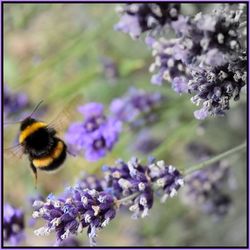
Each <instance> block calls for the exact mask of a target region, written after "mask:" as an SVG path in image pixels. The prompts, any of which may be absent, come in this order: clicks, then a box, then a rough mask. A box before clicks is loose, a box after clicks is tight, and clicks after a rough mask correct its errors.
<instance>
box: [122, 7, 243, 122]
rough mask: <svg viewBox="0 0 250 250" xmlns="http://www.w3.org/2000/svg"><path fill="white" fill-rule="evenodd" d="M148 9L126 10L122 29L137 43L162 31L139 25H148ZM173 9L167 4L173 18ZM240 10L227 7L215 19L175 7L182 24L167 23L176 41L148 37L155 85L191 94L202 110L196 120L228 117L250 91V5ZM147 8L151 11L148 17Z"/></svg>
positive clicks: (167, 9)
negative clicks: (249, 17)
mask: <svg viewBox="0 0 250 250" xmlns="http://www.w3.org/2000/svg"><path fill="white" fill-rule="evenodd" d="M148 5H150V4H135V6H136V7H134V9H135V10H134V11H132V10H130V8H132V6H134V5H133V4H131V5H126V6H125V7H124V8H123V12H122V13H123V16H122V19H121V21H120V23H118V24H117V28H118V29H120V30H123V31H124V32H128V33H130V34H131V36H133V37H138V36H139V35H140V34H141V33H142V32H143V31H146V30H149V29H151V30H153V29H156V28H157V26H159V25H153V26H147V25H144V26H143V25H140V24H139V21H138V20H143V23H146V24H147V23H148V20H149V16H150V15H149V13H150V7H149V6H148ZM153 5H154V4H153ZM139 6H141V8H139ZM142 6H143V7H142ZM150 6H151V5H150ZM170 6H171V4H170V5H169V4H163V5H162V6H161V8H160V9H161V12H162V13H163V12H165V13H170V12H171V11H170V12H169V8H170V9H171V7H170ZM178 6H179V5H178ZM236 6H237V7H235V6H233V7H232V5H221V6H219V7H218V8H217V9H216V10H214V11H213V12H212V13H206V14H203V13H198V14H197V15H195V16H194V17H189V16H183V15H180V14H179V7H177V8H176V7H173V8H174V9H175V11H174V12H175V13H177V15H176V18H175V19H168V18H167V19H166V20H168V21H167V22H169V20H171V25H170V28H171V29H172V30H173V31H174V32H175V35H176V36H175V37H172V38H170V37H167V36H166V34H164V35H161V37H158V38H156V36H155V35H153V36H152V34H151V35H148V36H147V37H146V44H147V45H148V46H149V47H150V48H151V49H152V51H153V52H152V54H153V57H154V63H153V64H151V66H150V69H149V70H150V72H155V74H154V75H153V76H152V79H151V82H152V83H153V84H157V85H162V83H163V81H167V82H170V83H171V85H172V88H173V90H174V91H176V92H177V93H188V94H191V95H192V98H191V101H192V102H193V103H194V104H196V105H197V106H201V107H200V108H199V109H198V110H196V111H195V112H194V116H195V118H196V119H200V120H202V119H205V118H207V117H208V116H217V115H224V114H225V111H227V110H229V109H230V102H231V101H232V100H234V101H237V100H239V97H240V92H241V89H242V87H243V86H245V85H246V81H247V73H246V69H247V60H246V43H245V41H246V36H245V33H244V32H245V29H244V26H245V24H246V14H245V10H246V4H237V5H236ZM144 8H146V9H147V10H148V11H142V10H144ZM132 9H133V8H132ZM156 9H157V8H156ZM163 10H164V11H163ZM158 12H159V11H158ZM159 13H160V12H159ZM168 15H169V14H168ZM161 16H162V17H164V15H162V14H161ZM145 20H147V21H145ZM164 20H165V19H164ZM135 23H136V25H135ZM153 23H155V22H153ZM165 23H166V21H165V22H164V24H165ZM142 27H144V29H143V28H142Z"/></svg>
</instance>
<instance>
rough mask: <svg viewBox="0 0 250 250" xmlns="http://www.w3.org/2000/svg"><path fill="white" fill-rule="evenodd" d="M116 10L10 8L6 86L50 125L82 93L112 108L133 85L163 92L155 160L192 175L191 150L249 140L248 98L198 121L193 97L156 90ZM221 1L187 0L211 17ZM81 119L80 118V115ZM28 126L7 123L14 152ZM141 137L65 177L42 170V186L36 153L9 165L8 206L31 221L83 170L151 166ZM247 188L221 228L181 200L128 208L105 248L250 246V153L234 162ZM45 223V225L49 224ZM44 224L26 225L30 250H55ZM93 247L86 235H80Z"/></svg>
mask: <svg viewBox="0 0 250 250" xmlns="http://www.w3.org/2000/svg"><path fill="white" fill-rule="evenodd" d="M115 6H116V5H115V4H17V3H15V4H7V3H5V4H4V83H6V84H8V86H9V87H10V88H11V89H12V90H13V91H15V92H18V91H21V92H25V93H27V94H28V96H29V98H30V99H31V101H32V103H34V104H37V103H38V102H39V101H40V100H44V103H45V104H46V106H47V112H46V113H45V115H43V117H42V119H43V120H45V121H51V120H53V119H54V118H55V117H56V116H57V114H58V112H60V111H61V110H62V107H64V106H66V105H67V103H68V102H69V101H70V99H71V98H72V97H73V96H74V95H76V94H82V95H83V96H84V100H83V102H82V103H86V102H88V101H98V102H102V103H104V104H105V106H106V108H108V105H109V103H110V102H111V100H112V99H113V98H114V97H118V96H120V95H122V94H124V93H125V92H126V91H127V89H128V88H129V87H131V86H136V87H138V88H142V89H145V90H148V91H160V92H161V93H164V94H165V95H166V96H167V100H166V102H165V103H164V109H162V110H161V111H160V112H161V117H162V119H161V120H160V121H159V122H157V123H155V124H152V125H150V126H148V127H147V130H146V131H147V133H149V134H152V135H153V136H154V137H155V138H158V139H161V140H162V143H161V144H160V146H159V147H158V148H157V149H156V150H155V151H154V152H152V155H153V156H156V157H157V158H159V159H164V160H165V161H166V162H167V163H169V164H172V165H174V166H177V167H178V168H179V169H181V170H183V169H185V168H186V167H188V166H191V165H192V162H191V161H190V160H189V159H190V158H188V155H187V152H186V145H187V144H188V143H189V142H192V141H196V142H201V143H204V144H206V145H208V146H210V147H211V148H212V149H214V150H215V151H216V152H217V153H220V152H223V151H225V150H227V149H230V148H232V147H234V146H237V145H238V144H240V143H241V142H243V141H244V140H245V138H246V127H245V124H246V96H245V93H243V94H242V97H241V100H240V101H239V102H237V103H236V104H233V105H232V108H231V110H230V112H228V114H227V116H225V117H217V118H210V119H207V120H206V121H204V122H200V121H197V120H195V119H194V118H193V111H194V110H195V109H196V107H195V106H194V105H192V104H191V102H190V97H189V96H188V95H186V96H185V95H183V96H179V95H178V94H176V93H175V92H173V91H172V90H171V86H170V84H169V85H168V84H165V85H164V86H162V87H159V86H153V85H151V84H150V78H151V75H150V73H149V72H148V68H149V65H150V64H151V63H152V61H153V58H152V56H151V51H150V50H149V49H148V48H147V47H146V45H145V44H144V40H143V38H141V39H139V40H137V41H133V40H132V39H131V38H130V37H129V36H128V35H125V34H123V33H119V32H115V31H114V30H113V26H114V24H115V23H116V22H118V19H119V17H118V15H117V14H116V12H115ZM213 7H216V5H214V4H213V5H212V4H183V6H182V12H183V13H186V14H195V13H197V12H198V11H201V10H202V11H204V12H206V11H209V10H211V9H212V8H213ZM103 58H110V59H111V60H112V61H113V62H114V64H115V66H116V67H117V72H118V75H117V77H116V78H115V79H110V78H109V77H108V76H107V74H105V70H104V69H103V64H102V60H103ZM79 118H80V117H79ZM18 129H19V127H18V125H10V126H7V127H5V131H4V146H5V147H9V146H11V145H12V144H13V141H14V140H15V138H16V136H17V133H18ZM138 133H139V131H136V132H132V131H130V130H129V129H127V130H126V132H124V133H123V134H122V135H121V138H120V140H119V143H118V144H117V145H116V146H115V148H114V150H113V151H112V152H111V153H110V154H108V155H107V156H106V157H105V158H103V159H101V160H99V161H98V162H95V163H89V162H87V161H85V160H84V159H83V158H81V157H75V158H74V157H70V156H69V159H68V160H67V161H66V163H65V166H64V168H62V169H61V171H59V172H57V173H55V174H53V175H52V174H46V173H42V172H39V173H38V174H39V181H38V189H37V190H35V186H34V179H33V176H32V174H31V171H30V169H29V162H28V160H27V159H26V157H23V158H22V159H21V160H19V159H15V158H10V159H5V162H4V200H5V201H6V202H10V203H11V204H13V205H15V206H18V207H21V208H23V209H25V211H26V220H27V222H28V220H29V217H30V216H31V213H32V210H31V206H30V204H29V202H28V197H30V196H32V195H34V194H36V193H37V192H39V193H41V194H42V195H48V194H49V193H51V192H53V193H56V194H59V193H60V192H62V191H63V189H64V187H65V186H67V185H71V184H72V185H73V184H74V183H75V180H76V179H77V178H78V177H79V173H80V172H82V171H85V172H87V173H96V174H100V173H101V166H102V165H103V164H104V163H105V164H107V165H108V164H113V163H114V161H115V160H116V159H117V158H123V159H124V160H125V161H127V160H129V158H130V157H131V156H132V155H135V154H136V155H137V156H138V157H140V158H141V159H142V160H143V161H145V162H146V160H147V156H145V155H142V154H140V153H139V152H136V151H135V149H134V144H135V140H136V138H137V136H138ZM228 160H229V161H230V163H231V165H232V172H233V175H234V176H235V179H236V182H237V189H236V190H235V191H233V192H232V197H233V208H232V209H231V211H230V213H229V214H228V215H227V216H226V217H225V218H224V219H223V220H222V221H220V222H219V223H215V222H213V221H212V220H211V218H210V217H208V216H206V215H204V214H200V213H198V212H197V211H194V210H193V209H190V208H188V207H186V206H184V205H183V204H182V203H181V201H180V199H178V197H175V198H174V199H171V200H168V201H167V202H166V203H165V204H160V202H159V201H158V200H157V201H156V202H155V205H154V207H153V209H152V210H151V212H150V216H148V217H146V218H144V219H140V220H137V221H135V220H132V219H130V214H129V213H126V212H125V213H124V212H121V213H119V215H118V216H117V218H116V219H115V220H114V221H112V222H111V223H110V225H109V226H108V227H106V228H105V229H104V230H102V231H100V232H99V234H98V238H97V242H98V245H99V246H244V245H245V244H246V175H245V172H246V157H245V153H241V154H239V155H234V156H231V157H230V158H228ZM42 223H43V222H41V223H37V224H36V225H35V228H38V227H39V226H40V225H42ZM33 230H34V228H29V227H28V226H27V227H26V233H27V239H26V241H25V243H23V244H24V245H26V246H49V245H51V244H53V242H54V235H51V236H49V237H37V236H35V235H34V234H33ZM78 238H79V239H80V240H81V242H82V244H83V245H88V239H87V236H86V234H85V232H84V233H83V234H81V235H79V236H78Z"/></svg>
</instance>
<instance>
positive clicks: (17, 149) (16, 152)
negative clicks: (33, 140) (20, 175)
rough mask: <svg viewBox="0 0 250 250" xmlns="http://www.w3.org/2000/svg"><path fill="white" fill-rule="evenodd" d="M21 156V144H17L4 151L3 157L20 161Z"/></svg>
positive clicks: (22, 151) (22, 149)
mask: <svg viewBox="0 0 250 250" xmlns="http://www.w3.org/2000/svg"><path fill="white" fill-rule="evenodd" d="M23 154H24V148H23V146H22V145H21V144H17V145H15V146H12V147H9V148H5V149H4V157H6V158H12V157H15V158H19V159H21V158H22V156H23Z"/></svg>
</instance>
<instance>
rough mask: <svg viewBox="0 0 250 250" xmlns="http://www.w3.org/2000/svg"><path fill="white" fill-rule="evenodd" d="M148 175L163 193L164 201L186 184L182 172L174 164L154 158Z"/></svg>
mask: <svg viewBox="0 0 250 250" xmlns="http://www.w3.org/2000/svg"><path fill="white" fill-rule="evenodd" d="M148 176H149V177H150V180H151V182H152V183H155V184H156V186H157V187H158V188H159V191H160V192H161V193H162V194H163V195H162V198H161V201H162V202H165V201H166V199H167V198H168V197H173V196H175V195H176V194H177V191H178V190H179V189H180V187H181V186H183V185H184V181H183V176H182V175H181V173H180V172H179V171H178V170H177V169H176V168H175V167H173V166H172V165H167V164H165V162H164V161H156V160H153V161H152V162H151V164H149V166H148Z"/></svg>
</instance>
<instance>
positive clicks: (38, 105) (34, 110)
mask: <svg viewBox="0 0 250 250" xmlns="http://www.w3.org/2000/svg"><path fill="white" fill-rule="evenodd" d="M42 103H43V100H41V101H40V102H39V103H38V104H37V105H36V107H35V108H34V109H33V111H32V112H31V114H30V115H29V117H32V115H33V114H34V113H35V112H36V111H37V110H38V108H39V107H40V105H41V104H42Z"/></svg>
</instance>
